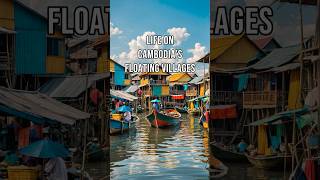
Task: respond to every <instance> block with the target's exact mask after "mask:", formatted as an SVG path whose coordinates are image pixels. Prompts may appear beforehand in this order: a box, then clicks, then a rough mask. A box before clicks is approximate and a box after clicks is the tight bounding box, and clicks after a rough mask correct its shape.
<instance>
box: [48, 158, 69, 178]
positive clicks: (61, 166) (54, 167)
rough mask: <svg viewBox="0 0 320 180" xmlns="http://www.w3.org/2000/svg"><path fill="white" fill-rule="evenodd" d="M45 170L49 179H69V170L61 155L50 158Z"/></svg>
mask: <svg viewBox="0 0 320 180" xmlns="http://www.w3.org/2000/svg"><path fill="white" fill-rule="evenodd" d="M44 171H45V172H46V173H47V174H48V176H47V178H48V180H56V179H59V180H68V172H67V168H66V165H65V162H64V160H63V159H62V158H61V157H55V158H51V159H49V161H48V162H47V163H46V164H45V167H44Z"/></svg>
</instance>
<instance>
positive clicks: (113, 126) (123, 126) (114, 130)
mask: <svg viewBox="0 0 320 180" xmlns="http://www.w3.org/2000/svg"><path fill="white" fill-rule="evenodd" d="M134 124H135V123H134V121H132V122H126V121H122V120H115V119H110V134H119V133H120V134H122V133H124V132H127V131H129V129H130V128H132V127H133V126H134Z"/></svg>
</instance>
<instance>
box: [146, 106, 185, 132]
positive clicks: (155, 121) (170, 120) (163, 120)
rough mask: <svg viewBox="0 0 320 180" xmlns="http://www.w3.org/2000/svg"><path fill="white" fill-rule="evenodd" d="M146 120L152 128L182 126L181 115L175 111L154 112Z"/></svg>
mask: <svg viewBox="0 0 320 180" xmlns="http://www.w3.org/2000/svg"><path fill="white" fill-rule="evenodd" d="M146 118H147V120H148V121H149V123H150V124H151V126H152V127H156V128H165V127H169V126H176V125H178V124H180V118H181V114H180V113H179V112H178V111H176V110H175V109H166V110H164V111H163V112H152V113H150V114H149V115H148V116H147V117H146Z"/></svg>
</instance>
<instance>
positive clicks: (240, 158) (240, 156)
mask: <svg viewBox="0 0 320 180" xmlns="http://www.w3.org/2000/svg"><path fill="white" fill-rule="evenodd" d="M210 148H211V151H212V153H213V155H214V156H215V157H216V158H218V159H220V160H222V161H226V162H245V163H246V162H248V159H247V157H246V155H245V154H244V153H239V152H234V151H231V150H228V149H227V148H222V147H220V146H219V145H218V144H216V143H210Z"/></svg>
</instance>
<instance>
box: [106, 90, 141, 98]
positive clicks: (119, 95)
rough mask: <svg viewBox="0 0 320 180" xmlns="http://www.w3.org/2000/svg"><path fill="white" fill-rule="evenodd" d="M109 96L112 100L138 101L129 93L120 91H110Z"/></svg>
mask: <svg viewBox="0 0 320 180" xmlns="http://www.w3.org/2000/svg"><path fill="white" fill-rule="evenodd" d="M110 95H111V96H112V97H113V98H117V99H124V100H127V101H134V100H137V99H138V98H137V97H136V96H133V95H131V94H129V93H126V92H124V91H120V90H113V89H110Z"/></svg>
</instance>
